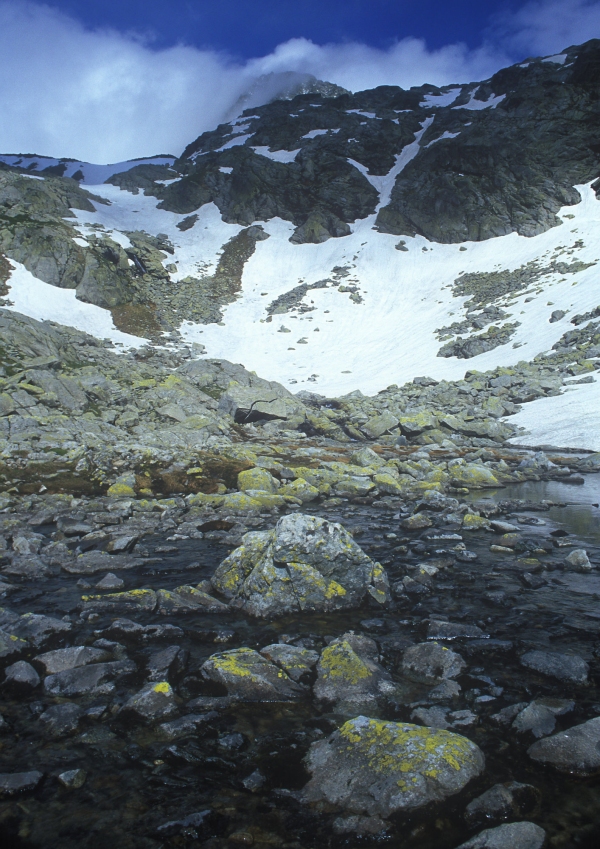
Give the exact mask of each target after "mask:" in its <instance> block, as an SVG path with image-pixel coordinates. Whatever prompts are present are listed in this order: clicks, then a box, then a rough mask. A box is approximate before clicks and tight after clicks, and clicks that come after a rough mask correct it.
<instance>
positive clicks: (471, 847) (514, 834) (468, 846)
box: [457, 822, 546, 849]
mask: <svg viewBox="0 0 600 849" xmlns="http://www.w3.org/2000/svg"><path fill="white" fill-rule="evenodd" d="M545 843H546V832H545V831H544V829H543V828H540V827H539V825H535V823H533V822H511V823H505V824H504V825H499V826H498V827H497V828H486V829H485V831H481V832H480V833H479V834H476V835H475V837H472V838H471V839H470V840H467V842H466V843H461V844H460V846H458V847H457V849H542V846H544V844H545Z"/></svg>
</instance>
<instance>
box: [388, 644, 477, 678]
mask: <svg viewBox="0 0 600 849" xmlns="http://www.w3.org/2000/svg"><path fill="white" fill-rule="evenodd" d="M465 667H466V663H465V661H464V660H463V658H462V657H461V656H460V655H459V654H458V653H457V652H455V651H452V649H449V648H447V647H446V646H442V645H440V644H439V643H418V644H417V645H416V646H410V647H409V648H408V649H407V650H406V651H405V652H404V656H403V658H402V674H403V675H406V677H407V678H411V679H413V680H415V681H419V682H421V683H423V684H437V683H439V682H440V681H441V680H442V679H445V678H456V676H457V675H460V673H461V672H462V671H463V669H464V668H465Z"/></svg>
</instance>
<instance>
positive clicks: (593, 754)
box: [527, 716, 600, 775]
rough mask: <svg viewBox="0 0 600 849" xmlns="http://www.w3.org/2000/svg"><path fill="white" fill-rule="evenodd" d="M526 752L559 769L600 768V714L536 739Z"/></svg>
mask: <svg viewBox="0 0 600 849" xmlns="http://www.w3.org/2000/svg"><path fill="white" fill-rule="evenodd" d="M527 754H528V755H529V757H530V758H532V759H533V760H534V761H539V762H540V763H543V764H548V765H549V766H553V767H554V768H555V769H557V770H559V772H567V773H571V774H573V775H594V774H596V773H597V772H599V771H600V716H596V717H594V719H589V720H588V721H587V722H583V723H582V724H581V725H575V726H573V728H569V730H568V731H561V732H559V733H558V734H554V735H553V736H552V737H546V739H545V740H538V741H537V743H534V744H533V745H532V746H530V747H529V748H528V749H527Z"/></svg>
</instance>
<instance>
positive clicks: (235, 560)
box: [211, 513, 389, 617]
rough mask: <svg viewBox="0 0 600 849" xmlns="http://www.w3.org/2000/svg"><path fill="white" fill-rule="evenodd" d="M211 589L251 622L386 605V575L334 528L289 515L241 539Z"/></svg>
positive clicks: (320, 521) (340, 529) (339, 528)
mask: <svg viewBox="0 0 600 849" xmlns="http://www.w3.org/2000/svg"><path fill="white" fill-rule="evenodd" d="M211 582H212V586H213V587H214V589H215V590H216V591H217V592H219V593H221V594H222V595H224V596H225V597H226V598H228V599H230V604H231V606H232V607H238V608H241V609H243V610H245V611H246V612H248V613H250V614H252V615H253V616H260V617H271V616H277V615H281V614H283V613H291V612H299V611H307V610H321V611H329V610H339V609H341V608H352V607H358V606H359V605H360V604H361V602H362V601H363V600H364V599H365V598H366V597H368V596H370V597H372V598H374V599H375V600H376V601H377V602H379V603H381V604H383V603H385V602H386V601H388V599H389V585H388V580H387V575H386V573H385V571H384V569H383V568H382V566H380V565H379V563H375V562H374V561H372V560H371V559H370V558H369V557H368V556H367V555H366V554H365V553H364V551H362V549H361V548H360V547H359V546H358V545H357V544H356V543H355V542H354V540H353V539H352V537H351V536H350V534H349V533H348V532H347V531H346V530H345V529H344V528H343V527H342V526H341V525H339V524H337V523H335V522H327V521H325V520H324V519H319V518H317V517H315V516H305V515H303V514H298V513H297V514H294V515H289V516H284V517H283V518H281V519H280V520H279V522H278V523H277V525H276V527H275V529H274V530H273V531H265V532H263V531H259V532H253V533H249V534H246V535H245V536H244V537H243V539H242V545H241V546H240V547H239V548H237V549H236V550H235V551H233V552H232V553H231V554H230V555H229V557H227V558H225V560H224V561H223V562H222V563H221V564H220V566H219V567H218V568H217V570H216V572H215V574H214V575H213V577H212V581H211Z"/></svg>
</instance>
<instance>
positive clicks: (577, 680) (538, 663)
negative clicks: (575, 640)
mask: <svg viewBox="0 0 600 849" xmlns="http://www.w3.org/2000/svg"><path fill="white" fill-rule="evenodd" d="M521 664H522V665H523V666H526V667H527V668H528V669H535V671H536V672H541V673H542V674H543V675H548V676H550V677H552V678H558V679H559V681H570V682H572V683H573V684H585V683H586V682H587V680H588V672H589V666H588V664H587V663H586V661H585V660H584V659H583V658H582V657H579V655H576V654H561V653H560V652H552V651H528V652H525V654H523V655H521Z"/></svg>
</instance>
